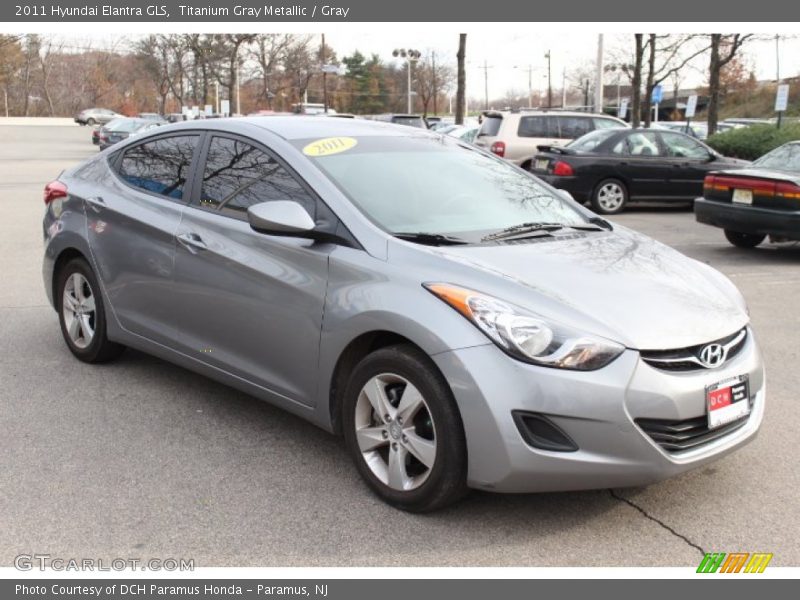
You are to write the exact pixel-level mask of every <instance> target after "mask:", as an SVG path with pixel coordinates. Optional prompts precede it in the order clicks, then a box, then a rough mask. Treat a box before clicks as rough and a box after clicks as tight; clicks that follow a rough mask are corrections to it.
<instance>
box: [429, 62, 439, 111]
mask: <svg viewBox="0 0 800 600" xmlns="http://www.w3.org/2000/svg"><path fill="white" fill-rule="evenodd" d="M431 75H433V114H435V115H438V114H439V111H438V110H437V107H436V96H438V95H439V93H438V92H439V90H438V88H437V87H436V50H434V51H432V52H431Z"/></svg>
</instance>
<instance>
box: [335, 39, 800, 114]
mask: <svg viewBox="0 0 800 600" xmlns="http://www.w3.org/2000/svg"><path fill="white" fill-rule="evenodd" d="M536 26H537V28H541V27H542V26H543V25H542V24H538V25H536ZM792 35H793V36H794V37H792V38H791V39H781V40H780V53H781V63H782V64H781V77H790V76H795V75H798V74H800V61H798V59H797V57H798V56H800V39H798V37H797V34H792ZM762 37H765V36H762ZM786 37H789V36H788V35H787V36H786ZM326 42H327V43H328V44H329V45H330V46H332V47H333V48H334V49H335V50H336V52H337V53H338V55H339V56H340V57H341V56H345V55H347V54H351V53H352V52H353V51H354V50H356V49H358V50H360V51H361V52H362V53H364V54H369V53H372V52H374V53H377V54H379V55H380V56H381V58H382V59H384V60H385V61H391V60H397V59H393V58H392V50H393V49H395V48H400V47H404V48H414V49H417V50H421V51H426V50H435V51H436V55H437V59H438V58H439V57H441V58H442V59H445V60H448V61H450V62H452V63H453V64H455V61H456V51H457V50H458V34H455V33H449V32H445V33H440V34H436V33H435V32H431V31H429V30H423V31H405V32H400V31H397V30H396V29H395V30H392V29H383V28H381V30H380V31H376V32H369V31H359V33H358V34H353V33H352V32H342V33H337V32H328V33H326ZM632 46H633V35H632V34H605V35H604V47H605V50H606V56H605V60H606V63H611V62H613V60H614V55H616V56H618V57H619V58H617V60H621V59H622V56H624V55H623V54H622V53H621V51H620V49H622V48H631V47H632ZM548 50H550V56H551V71H552V80H553V88H554V89H557V90H560V89H561V79H562V74H563V72H564V70H565V69H566V71H567V75H568V76H569V74H570V72H571V71H574V70H575V69H576V68H577V67H580V66H587V67H591V65H593V64H594V62H595V60H596V57H597V34H596V33H593V34H587V33H586V32H585V31H580V32H576V33H575V32H568V31H563V30H561V31H553V32H536V33H532V32H531V26H530V25H526V26H520V28H519V29H518V30H516V31H515V30H514V29H509V28H508V27H506V28H505V29H504V30H503V31H498V30H497V27H496V26H493V27H491V28H490V29H489V30H488V31H486V32H480V31H477V32H475V31H473V32H472V33H469V34H468V35H467V61H468V64H467V91H468V94H469V96H470V97H472V98H475V99H482V98H483V95H484V71H483V69H482V68H481V67H482V66H483V65H484V61H486V64H488V66H489V67H490V68H489V69H488V83H489V97H490V98H492V97H500V96H502V95H504V94H505V93H506V91H507V90H509V89H516V90H518V91H519V92H521V93H522V94H523V95H524V94H526V93H527V90H528V66H529V65H530V66H531V67H532V82H533V88H534V89H537V88H538V89H545V88H546V87H547V60H546V59H545V57H544V55H545V53H546V52H547V51H548ZM743 56H744V58H745V61H746V63H747V65H748V67H749V68H752V69H753V70H754V71H755V74H756V77H757V78H758V79H775V73H776V69H775V68H776V52H775V40H774V39H772V40H765V41H754V42H751V43H750V45H749V46H746V47H745V51H744V54H743ZM515 66H516V67H517V68H514V67H515ZM707 67H708V55H707V54H705V55H703V56H702V57H700V58H699V59H698V60H697V61H696V62H695V65H694V68H687V69H685V73H686V74H685V80H684V82H683V84H682V87H695V86H701V85H704V83H705V77H706V74H705V69H706V68H707ZM605 83H606V85H614V84H615V83H616V76H615V75H614V74H612V73H609V74H608V75H607V76H606V80H605ZM568 85H569V84H568ZM798 91H800V90H798ZM555 93H556V92H554V94H555Z"/></svg>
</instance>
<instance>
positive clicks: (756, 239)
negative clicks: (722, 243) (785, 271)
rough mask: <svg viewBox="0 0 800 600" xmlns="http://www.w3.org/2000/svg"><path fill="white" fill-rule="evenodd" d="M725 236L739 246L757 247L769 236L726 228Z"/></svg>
mask: <svg viewBox="0 0 800 600" xmlns="http://www.w3.org/2000/svg"><path fill="white" fill-rule="evenodd" d="M725 237H726V238H727V239H728V241H729V242H730V243H731V244H733V245H734V246H736V247H737V248H755V247H756V246H758V245H759V244H760V243H761V242H763V241H764V239H765V238H766V237H767V236H766V235H762V234H759V233H742V232H741V231H731V230H730V229H726V230H725Z"/></svg>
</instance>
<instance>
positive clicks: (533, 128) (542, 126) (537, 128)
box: [517, 116, 558, 138]
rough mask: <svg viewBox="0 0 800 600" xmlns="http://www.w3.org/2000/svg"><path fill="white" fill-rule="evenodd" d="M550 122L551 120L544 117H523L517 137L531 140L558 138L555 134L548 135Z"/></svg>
mask: <svg viewBox="0 0 800 600" xmlns="http://www.w3.org/2000/svg"><path fill="white" fill-rule="evenodd" d="M550 122H551V119H548V118H547V117H544V116H537V117H522V118H520V120H519V128H518V129H517V135H518V136H519V137H531V138H543V137H558V136H557V135H555V132H553V133H548V124H549V123H550ZM551 129H552V128H551Z"/></svg>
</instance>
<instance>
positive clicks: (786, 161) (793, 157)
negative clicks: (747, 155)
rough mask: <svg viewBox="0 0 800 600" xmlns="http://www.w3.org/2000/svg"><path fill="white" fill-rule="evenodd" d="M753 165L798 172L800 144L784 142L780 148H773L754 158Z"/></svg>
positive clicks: (799, 168)
mask: <svg viewBox="0 0 800 600" xmlns="http://www.w3.org/2000/svg"><path fill="white" fill-rule="evenodd" d="M753 166H754V167H760V168H762V169H777V170H778V171H793V172H795V173H800V144H784V145H783V146H781V147H780V148H775V150H773V151H772V152H768V153H767V154H765V155H764V156H762V157H761V158H759V159H758V160H756V161H755V162H754V163H753Z"/></svg>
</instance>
